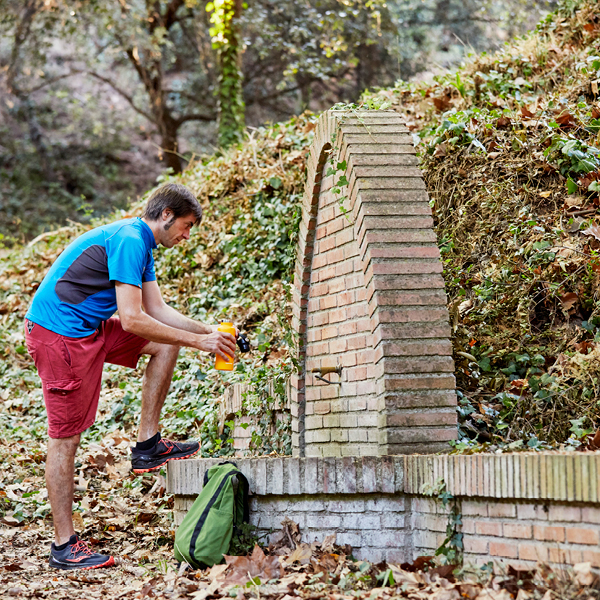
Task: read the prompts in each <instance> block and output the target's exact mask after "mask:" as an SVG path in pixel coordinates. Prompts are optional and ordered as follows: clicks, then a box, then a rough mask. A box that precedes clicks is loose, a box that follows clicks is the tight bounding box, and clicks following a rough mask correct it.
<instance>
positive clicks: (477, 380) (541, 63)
mask: <svg viewBox="0 0 600 600" xmlns="http://www.w3.org/2000/svg"><path fill="white" fill-rule="evenodd" d="M597 8H598V5H597V2H595V1H580V2H573V1H569V2H564V3H563V4H562V6H561V8H560V9H559V11H558V12H557V14H555V15H551V16H550V17H548V18H547V19H546V20H545V21H544V22H542V23H540V25H539V26H538V27H537V29H536V30H535V31H534V32H532V33H531V34H529V35H528V36H526V37H524V38H522V39H519V40H516V41H515V42H512V43H510V44H509V45H507V46H506V47H505V48H504V49H503V50H502V51H500V52H498V53H496V54H494V55H489V56H487V55H482V56H479V57H474V58H472V60H471V62H470V63H469V64H466V65H465V66H463V67H462V68H461V69H459V70H457V71H456V72H453V73H449V74H447V75H445V76H443V77H439V78H437V79H436V81H435V83H434V84H432V85H425V84H406V83H404V82H401V83H399V84H398V85H397V86H396V87H395V88H394V89H391V90H380V91H379V92H376V93H375V94H374V95H376V96H381V97H385V98H386V99H389V100H390V101H391V102H392V105H393V107H394V108H395V109H396V110H398V111H399V112H401V113H402V114H404V115H406V118H407V122H408V125H409V127H410V129H411V130H412V131H413V132H414V134H415V137H416V139H417V140H418V141H419V152H420V158H421V166H422V169H423V171H424V175H425V179H426V182H427V187H428V190H429V193H430V196H431V199H432V207H433V212H434V217H435V220H436V228H437V233H438V239H439V243H440V247H441V251H442V257H443V261H444V268H445V274H444V276H445V280H446V286H447V287H446V289H447V293H448V296H449V304H450V310H451V318H452V321H453V329H454V336H453V345H454V356H455V360H456V374H457V380H458V388H459V400H460V407H459V413H460V416H461V419H462V426H461V433H462V441H461V443H460V444H459V448H462V449H463V450H468V449H469V448H475V447H476V448H477V449H481V448H482V446H481V443H482V442H483V443H484V445H483V447H486V445H487V444H489V443H493V444H498V445H500V446H501V447H503V446H506V445H509V447H510V448H519V447H523V446H525V445H527V446H528V447H529V448H540V447H543V446H545V445H546V443H548V444H556V443H562V442H566V443H567V445H568V446H572V447H586V446H587V445H589V442H590V437H591V436H588V434H589V433H591V432H593V431H596V430H597V429H598V427H599V426H600V416H599V413H600V411H599V410H598V407H599V404H600V401H599V398H600V343H598V342H600V304H599V302H598V300H599V298H598V291H599V288H598V286H599V283H600V256H599V254H598V249H599V248H600V216H599V215H598V208H599V206H600V198H599V196H598V192H599V190H600V157H599V155H600V144H599V140H600V102H599V101H598V100H599V99H598V94H599V85H600V80H599V77H600V19H599V17H598V12H597ZM370 97H373V94H367V95H366V98H370ZM417 136H418V137H417ZM599 437H600V436H599ZM598 445H600V443H599V444H598Z"/></svg>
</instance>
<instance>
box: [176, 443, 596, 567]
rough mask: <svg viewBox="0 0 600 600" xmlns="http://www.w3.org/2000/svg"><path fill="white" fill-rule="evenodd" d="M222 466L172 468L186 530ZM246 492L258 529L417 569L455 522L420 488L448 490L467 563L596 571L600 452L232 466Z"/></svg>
mask: <svg viewBox="0 0 600 600" xmlns="http://www.w3.org/2000/svg"><path fill="white" fill-rule="evenodd" d="M219 462H222V461H220V460H216V459H196V460H194V459H191V460H185V461H173V462H171V463H169V467H168V478H167V489H168V491H169V492H171V493H174V494H175V523H176V524H179V523H180V522H181V520H182V519H183V517H184V515H185V514H186V512H187V510H188V509H189V506H190V505H191V503H192V502H193V501H194V499H195V497H196V495H197V494H198V493H199V492H200V490H201V488H202V480H203V477H204V473H205V471H206V470H207V469H208V468H210V467H211V466H213V465H215V464H218V463H219ZM235 462H236V464H237V465H238V467H239V468H240V470H241V471H242V472H243V473H244V474H245V475H246V477H247V478H248V480H249V482H250V488H251V492H252V493H253V497H252V499H251V522H252V523H253V524H254V525H256V526H257V527H258V528H259V529H260V530H261V531H263V532H265V533H266V532H269V531H270V530H278V529H280V528H281V521H282V520H283V519H284V518H286V517H287V518H290V519H292V520H293V521H295V522H297V523H298V524H299V525H300V528H301V532H302V534H303V540H304V541H305V542H312V541H314V540H323V539H324V537H325V536H326V535H330V534H332V533H335V534H336V535H337V541H338V542H339V543H340V544H349V545H350V546H352V548H353V556H354V557H355V558H357V559H365V560H369V561H374V562H377V561H380V560H383V559H385V560H387V561H390V562H404V561H410V560H413V559H414V558H416V557H417V556H419V555H432V554H433V553H434V552H435V550H436V549H437V548H438V547H439V546H440V545H441V544H442V542H443V541H444V539H445V537H446V525H447V523H448V511H447V509H446V508H444V507H443V506H442V504H441V502H440V501H438V500H436V499H433V498H431V497H428V496H426V495H425V494H424V493H423V485H425V486H426V487H427V486H432V485H435V484H437V483H439V482H440V480H443V481H444V482H445V483H446V489H447V490H448V491H449V492H450V493H451V494H453V495H454V496H455V497H456V498H457V501H458V508H459V511H460V512H461V514H462V522H463V525H462V528H461V530H462V533H463V536H464V547H465V562H467V563H480V564H481V563H486V562H488V561H490V560H492V561H498V562H501V563H505V564H511V565H513V566H515V567H517V568H532V567H534V566H535V564H536V562H537V561H542V562H550V563H555V564H571V565H572V564H576V563H579V562H591V563H592V565H593V566H594V567H596V568H600V497H599V494H600V453H585V454H583V453H582V454H574V453H569V454H559V453H543V454H542V453H531V454H528V453H519V454H505V455H476V456H383V457H361V458H356V457H348V458H291V457H286V458H253V459H248V458H243V459H235Z"/></svg>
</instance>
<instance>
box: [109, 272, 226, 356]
mask: <svg viewBox="0 0 600 600" xmlns="http://www.w3.org/2000/svg"><path fill="white" fill-rule="evenodd" d="M149 283H151V282H147V283H144V284H143V285H144V286H147V285H148V284H149ZM153 283H154V284H155V285H156V289H157V291H158V294H159V296H160V290H158V285H157V284H156V282H153ZM115 291H116V294H117V307H118V309H119V318H120V319H121V325H122V326H123V329H124V330H125V331H127V332H129V333H135V334H136V335H139V336H140V337H142V338H144V339H146V340H148V341H150V342H158V343H160V344H171V345H173V346H187V347H189V348H196V349H197V350H202V351H204V352H213V353H215V354H218V355H219V356H221V357H222V358H223V359H224V360H229V357H231V356H233V355H234V354H235V338H234V337H233V336H232V335H231V334H229V333H224V332H222V331H212V330H211V332H210V333H207V329H208V326H206V325H203V324H202V323H198V324H197V325H198V326H202V332H201V331H198V328H196V331H189V330H187V329H183V328H179V327H174V326H172V325H171V324H170V323H164V322H161V321H159V320H158V319H157V318H156V317H155V316H153V315H151V314H147V313H145V312H144V311H143V310H142V290H140V288H138V287H137V286H135V285H129V284H127V283H120V282H116V284H115ZM151 297H152V293H151ZM145 299H146V294H145V290H144V302H145ZM161 302H162V297H161ZM167 308H168V307H167ZM171 310H173V309H171ZM159 312H160V311H159ZM173 312H175V313H177V311H175V310H173ZM161 314H162V313H161ZM169 314H170V313H169ZM177 314H179V313H177ZM180 316H181V317H182V319H184V320H185V322H187V321H192V320H191V319H187V318H186V317H183V315H180ZM192 323H195V321H192Z"/></svg>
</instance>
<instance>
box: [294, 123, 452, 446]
mask: <svg viewBox="0 0 600 600" xmlns="http://www.w3.org/2000/svg"><path fill="white" fill-rule="evenodd" d="M332 144H334V145H335V147H336V148H337V149H338V151H339V154H336V153H335V152H332ZM338 161H346V163H347V170H346V176H347V179H348V181H349V186H348V187H347V189H345V190H344V192H343V193H344V194H346V195H347V196H348V199H347V200H345V201H344V207H345V208H346V209H347V210H348V211H349V212H348V213H347V214H346V215H345V214H344V213H343V211H342V210H341V207H340V202H339V200H338V198H336V195H335V194H334V193H333V192H332V187H333V185H334V179H337V177H339V175H340V173H337V174H336V175H335V176H333V175H330V176H326V173H327V169H328V167H329V166H330V164H333V163H337V162H338ZM416 164H417V159H416V157H415V153H414V148H413V144H412V138H411V136H410V135H409V134H408V130H407V129H406V128H405V127H404V124H403V123H402V120H401V118H400V117H399V116H398V114H397V113H395V112H393V111H370V112H362V113H360V114H359V115H357V114H355V113H353V114H352V115H343V114H341V113H336V112H328V113H324V115H323V116H322V117H321V119H320V120H319V122H318V125H317V129H316V135H315V141H314V143H313V145H312V147H311V154H310V157H309V161H308V178H307V185H306V193H305V196H304V203H303V215H302V222H301V226H300V236H299V246H298V260H297V265H296V273H295V281H294V283H295V289H294V295H293V299H294V328H295V329H296V331H298V333H299V334H300V342H301V345H300V356H299V362H300V365H301V367H302V372H301V373H300V375H299V376H297V377H293V378H292V398H291V400H292V417H293V421H292V425H293V434H294V435H293V443H294V450H295V454H296V455H300V456H346V455H349V456H365V455H390V454H400V453H407V452H421V453H423V452H436V451H439V450H442V449H444V448H445V447H447V441H448V440H450V439H454V438H455V436H456V412H455V408H454V407H455V404H456V397H455V394H454V385H455V382H454V376H453V374H452V373H453V370H454V364H453V361H452V358H451V354H452V349H451V345H450V341H449V336H450V328H449V324H448V312H447V309H446V295H445V292H444V282H443V279H442V276H441V272H442V264H441V261H440V258H439V250H438V248H437V245H436V237H435V233H434V231H433V221H432V217H431V210H430V207H429V203H428V196H427V192H426V191H425V185H424V182H423V179H422V177H421V173H420V171H419V169H418V168H417V167H416ZM334 366H341V367H342V368H343V371H342V375H341V385H327V384H326V383H324V382H322V381H319V380H318V379H316V378H315V377H314V375H313V374H312V373H311V371H312V370H313V369H315V368H319V367H334ZM328 377H329V378H330V379H331V380H332V381H337V380H338V376H337V375H335V374H332V375H329V376H328Z"/></svg>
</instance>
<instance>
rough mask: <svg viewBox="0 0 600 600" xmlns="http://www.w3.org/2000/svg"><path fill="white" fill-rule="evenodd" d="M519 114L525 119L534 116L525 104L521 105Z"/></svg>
mask: <svg viewBox="0 0 600 600" xmlns="http://www.w3.org/2000/svg"><path fill="white" fill-rule="evenodd" d="M521 115H522V116H523V117H525V118H526V119H531V118H532V117H535V115H534V114H533V113H532V112H531V111H530V110H529V109H528V108H527V107H526V106H521Z"/></svg>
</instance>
